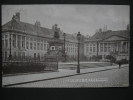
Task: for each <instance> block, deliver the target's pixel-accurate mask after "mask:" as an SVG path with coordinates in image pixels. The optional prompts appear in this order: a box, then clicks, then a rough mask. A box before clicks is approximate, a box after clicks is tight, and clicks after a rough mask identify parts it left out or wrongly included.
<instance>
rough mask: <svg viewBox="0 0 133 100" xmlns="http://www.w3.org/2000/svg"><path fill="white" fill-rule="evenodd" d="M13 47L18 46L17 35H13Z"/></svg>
mask: <svg viewBox="0 0 133 100" xmlns="http://www.w3.org/2000/svg"><path fill="white" fill-rule="evenodd" d="M13 47H14V48H16V35H13Z"/></svg>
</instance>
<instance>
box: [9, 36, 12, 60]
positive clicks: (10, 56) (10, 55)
mask: <svg viewBox="0 0 133 100" xmlns="http://www.w3.org/2000/svg"><path fill="white" fill-rule="evenodd" d="M11 59H12V54H11V34H10V54H9V60H11Z"/></svg>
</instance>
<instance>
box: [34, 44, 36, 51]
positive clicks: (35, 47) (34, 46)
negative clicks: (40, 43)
mask: <svg viewBox="0 0 133 100" xmlns="http://www.w3.org/2000/svg"><path fill="white" fill-rule="evenodd" d="M34 50H36V42H34Z"/></svg>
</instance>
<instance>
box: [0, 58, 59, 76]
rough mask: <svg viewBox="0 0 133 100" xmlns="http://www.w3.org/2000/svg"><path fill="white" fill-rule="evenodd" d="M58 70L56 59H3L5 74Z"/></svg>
mask: <svg viewBox="0 0 133 100" xmlns="http://www.w3.org/2000/svg"><path fill="white" fill-rule="evenodd" d="M47 70H50V71H55V70H58V63H57V62H56V61H54V60H53V61H50V60H49V61H3V62H2V72H3V74H14V73H28V72H39V71H47Z"/></svg>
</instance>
